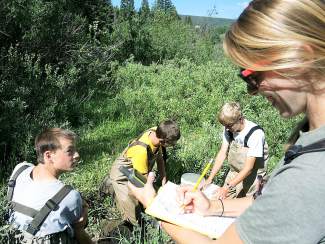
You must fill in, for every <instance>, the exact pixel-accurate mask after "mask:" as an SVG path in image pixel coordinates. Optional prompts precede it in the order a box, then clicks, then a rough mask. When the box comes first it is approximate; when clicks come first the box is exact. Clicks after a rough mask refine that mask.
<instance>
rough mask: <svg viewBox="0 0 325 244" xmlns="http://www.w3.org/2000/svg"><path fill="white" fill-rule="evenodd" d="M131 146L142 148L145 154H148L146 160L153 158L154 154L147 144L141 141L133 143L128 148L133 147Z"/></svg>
mask: <svg viewBox="0 0 325 244" xmlns="http://www.w3.org/2000/svg"><path fill="white" fill-rule="evenodd" d="M133 146H142V147H144V148H146V150H147V154H148V160H150V159H152V158H153V156H154V153H153V151H152V149H151V147H150V146H149V145H148V144H146V143H144V142H142V141H134V142H132V143H131V144H130V145H129V148H130V147H133Z"/></svg>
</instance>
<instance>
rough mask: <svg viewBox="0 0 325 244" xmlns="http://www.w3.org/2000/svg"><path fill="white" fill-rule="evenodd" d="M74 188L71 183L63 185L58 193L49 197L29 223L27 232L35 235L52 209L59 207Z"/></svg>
mask: <svg viewBox="0 0 325 244" xmlns="http://www.w3.org/2000/svg"><path fill="white" fill-rule="evenodd" d="M72 189H73V188H72V187H71V186H69V185H65V186H63V187H62V188H61V189H60V190H59V191H58V193H56V194H55V195H54V196H53V197H52V198H51V199H49V200H48V201H47V202H46V203H45V205H44V206H43V207H42V208H41V209H40V211H39V212H38V213H37V214H36V216H35V217H34V219H33V220H32V222H31V223H30V224H29V225H28V227H27V230H26V231H27V232H28V233H30V234H32V235H35V234H36V233H37V232H38V231H39V229H40V227H41V225H42V224H43V222H44V220H45V219H46V218H47V216H48V215H49V213H50V212H51V211H52V210H55V209H57V208H58V206H59V203H60V202H61V201H62V199H63V198H64V197H65V196H66V195H68V193H69V192H70V191H71V190H72Z"/></svg>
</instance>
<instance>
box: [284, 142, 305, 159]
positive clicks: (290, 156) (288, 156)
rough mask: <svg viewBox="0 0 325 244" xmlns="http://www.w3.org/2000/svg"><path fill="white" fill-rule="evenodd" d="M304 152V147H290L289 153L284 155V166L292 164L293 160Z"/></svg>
mask: <svg viewBox="0 0 325 244" xmlns="http://www.w3.org/2000/svg"><path fill="white" fill-rule="evenodd" d="M301 150H302V146H301V145H292V146H290V147H289V149H288V151H287V152H286V153H285V155H284V164H288V163H290V162H291V160H292V159H294V158H295V157H298V156H299V155H300V154H299V153H300V152H301Z"/></svg>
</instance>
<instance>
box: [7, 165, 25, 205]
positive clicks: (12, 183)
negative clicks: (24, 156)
mask: <svg viewBox="0 0 325 244" xmlns="http://www.w3.org/2000/svg"><path fill="white" fill-rule="evenodd" d="M29 167H31V166H30V165H26V164H25V165H23V166H21V167H20V168H18V169H17V170H16V172H15V174H14V175H13V176H12V177H11V178H10V180H9V182H8V192H7V200H8V202H10V201H11V200H12V197H13V194H14V189H15V185H16V180H17V178H18V176H19V175H20V174H21V173H22V172H23V171H24V170H25V169H27V168H29Z"/></svg>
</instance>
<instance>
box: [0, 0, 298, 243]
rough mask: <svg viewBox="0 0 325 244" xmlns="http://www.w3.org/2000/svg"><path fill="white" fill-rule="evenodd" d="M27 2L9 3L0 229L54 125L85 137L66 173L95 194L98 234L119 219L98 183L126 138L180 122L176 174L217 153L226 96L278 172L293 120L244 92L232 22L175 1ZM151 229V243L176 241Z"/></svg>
mask: <svg viewBox="0 0 325 244" xmlns="http://www.w3.org/2000/svg"><path fill="white" fill-rule="evenodd" d="M20 2H24V1H18V0H16V1H8V3H6V4H4V3H2V5H4V6H2V7H1V8H0V9H1V10H0V11H1V15H0V16H6V21H1V25H2V26H1V28H0V29H1V30H2V32H4V33H5V34H3V33H1V34H0V37H1V38H0V40H1V42H0V43H1V69H2V72H1V73H0V77H1V87H0V95H1V111H2V113H1V115H0V124H1V127H0V128H1V129H0V131H1V137H0V150H1V160H0V162H1V191H0V194H1V201H0V215H1V218H0V225H1V226H2V227H0V234H1V235H0V238H2V237H1V236H5V235H6V225H5V222H4V220H3V219H4V218H3V217H4V215H5V207H6V202H5V201H4V196H5V191H6V189H5V188H6V181H7V180H8V176H9V174H10V172H11V170H12V169H13V167H14V165H15V164H16V163H17V162H20V161H22V160H27V161H29V162H35V155H34V152H33V138H34V137H35V135H36V134H37V133H38V132H39V131H40V129H41V128H44V127H46V126H63V127H66V128H71V129H73V130H74V131H76V132H77V133H78V134H79V135H80V140H79V151H80V155H81V158H82V161H81V162H80V164H79V166H78V168H77V169H76V170H75V171H74V172H72V173H71V174H67V175H65V176H64V177H63V180H64V181H65V182H67V183H68V184H71V185H73V186H74V187H76V188H77V189H78V190H79V191H80V192H81V193H82V195H83V197H84V198H85V199H86V200H88V202H89V204H90V212H89V219H90V222H89V227H88V231H89V232H90V233H91V234H92V235H93V236H97V235H98V231H99V229H100V222H101V221H102V219H116V218H118V217H119V213H118V211H117V210H116V208H115V206H114V203H113V201H112V199H110V198H106V199H104V200H103V199H101V198H100V196H99V195H98V186H99V184H100V182H101V180H102V179H103V178H104V176H105V175H106V174H107V173H108V172H109V169H110V166H111V164H112V162H113V161H114V159H115V158H116V157H117V156H118V155H119V153H120V152H121V151H122V150H123V148H124V147H125V146H126V145H127V143H128V141H129V140H130V139H132V138H134V137H136V136H137V135H138V134H139V133H141V132H142V131H143V130H145V129H147V128H149V127H152V126H155V125H157V123H158V122H159V121H161V120H164V119H167V118H170V119H175V120H176V121H177V122H178V123H179V125H180V128H181V134H182V137H181V139H180V141H179V143H178V144H177V146H176V147H174V148H173V149H172V150H169V151H168V156H169V157H168V163H167V175H168V178H169V180H171V181H173V182H176V183H179V181H180V176H181V175H182V174H183V173H185V172H200V171H201V170H202V167H204V165H205V163H206V162H207V160H208V159H210V158H213V157H215V154H216V152H217V150H218V148H219V146H220V145H221V141H222V140H221V132H222V127H221V125H220V124H219V123H218V122H217V121H216V114H217V112H218V110H219V108H220V107H221V106H222V104H223V103H224V102H227V101H238V102H240V104H241V105H242V108H243V112H244V114H245V116H246V118H248V119H249V120H252V121H255V122H256V123H258V124H260V125H261V126H262V127H263V128H264V130H265V133H266V139H267V142H268V144H269V148H270V161H269V169H268V170H269V172H271V171H272V170H273V169H274V167H276V164H277V162H278V160H279V159H280V156H281V155H282V154H283V145H284V143H285V142H286V138H287V137H288V135H289V133H290V131H291V129H292V127H293V125H294V123H295V122H296V121H294V120H291V121H289V123H288V122H287V121H284V120H283V119H281V118H280V117H279V115H278V113H277V111H276V110H275V109H273V108H272V107H271V106H270V105H269V104H268V102H267V101H266V100H265V99H263V98H262V97H259V96H254V97H251V96H249V95H247V93H246V87H245V84H244V83H242V82H240V80H239V78H238V77H237V67H234V65H232V64H231V63H230V62H229V61H228V60H227V58H226V57H225V56H224V54H223V52H222V44H221V42H220V39H218V38H219V36H220V30H223V31H224V30H226V28H227V27H224V26H222V27H220V28H219V29H218V28H213V29H208V28H206V29H204V31H202V30H198V29H195V28H194V27H193V26H192V25H190V24H188V23H184V22H183V21H182V20H181V19H180V18H179V17H178V16H177V12H176V11H175V9H174V8H172V7H171V8H167V7H166V6H164V8H162V7H159V5H156V6H155V8H153V9H152V10H150V9H149V10H148V8H145V7H142V11H139V12H137V11H135V10H134V6H133V9H132V1H122V2H124V3H128V4H131V5H123V6H122V5H121V8H114V7H112V6H111V4H110V1H100V0H98V1H93V4H92V5H90V4H89V3H83V4H79V5H78V6H75V5H73V6H71V4H70V5H69V4H68V3H67V2H66V1H63V0H62V1H61V0H60V1H53V2H48V1H41V0H35V1H26V7H24V8H22V7H21V3H20ZM27 2H28V4H27ZM45 2H46V4H45V5H44V3H45ZM144 2H145V1H144ZM125 6H127V7H125ZM143 6H144V5H143ZM122 7H123V8H122ZM129 7H131V8H129ZM144 10H146V11H147V12H146V11H144ZM5 11H7V12H5ZM128 11H129V12H128ZM2 14H3V15H2ZM26 18H27V19H28V20H29V21H30V22H28V24H26V23H25V21H26ZM23 19H24V20H23ZM22 23H25V24H24V25H23V24H22ZM13 24H14V27H13ZM222 176H223V175H222V172H221V173H220V174H219V175H218V177H217V178H216V183H219V184H220V183H222V182H221V179H222ZM148 228H149V231H148V233H147V236H146V237H145V240H146V241H147V243H159V242H161V238H163V240H164V242H167V241H168V237H166V236H165V235H163V236H160V235H159V233H158V231H157V230H156V229H155V228H153V227H148ZM139 235H140V233H139V230H138V229H136V230H135V231H134V233H133V234H132V236H131V237H125V236H123V234H120V235H119V236H118V240H119V241H121V243H129V242H131V241H134V243H139V242H140V240H139Z"/></svg>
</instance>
